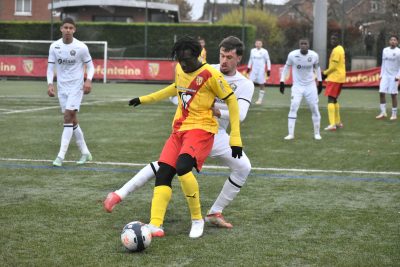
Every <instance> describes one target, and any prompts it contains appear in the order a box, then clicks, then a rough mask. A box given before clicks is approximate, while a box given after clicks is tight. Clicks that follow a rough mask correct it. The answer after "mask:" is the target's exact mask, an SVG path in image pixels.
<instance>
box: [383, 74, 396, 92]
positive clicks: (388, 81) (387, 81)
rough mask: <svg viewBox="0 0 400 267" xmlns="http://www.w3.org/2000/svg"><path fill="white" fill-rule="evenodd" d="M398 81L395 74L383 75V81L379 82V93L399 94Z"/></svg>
mask: <svg viewBox="0 0 400 267" xmlns="http://www.w3.org/2000/svg"><path fill="white" fill-rule="evenodd" d="M397 85H398V82H397V81H396V80H395V77H394V76H382V79H381V82H380V83H379V93H385V94H391V95H397V94H398V89H397Z"/></svg>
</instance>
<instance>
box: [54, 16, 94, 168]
mask: <svg viewBox="0 0 400 267" xmlns="http://www.w3.org/2000/svg"><path fill="white" fill-rule="evenodd" d="M60 30H61V33H62V38H61V39H59V40H57V41H55V42H54V43H52V44H51V45H50V50H49V59H48V66H47V84H48V88H47V94H48V95H49V96H50V97H54V96H55V89H54V85H53V79H54V66H55V68H56V73H57V95H58V99H59V102H60V106H61V111H62V112H63V113H64V130H63V133H62V136H61V146H60V151H59V153H58V155H57V158H56V159H55V160H54V161H53V166H56V167H60V166H62V163H63V160H64V158H65V154H66V153H67V150H68V146H69V143H70V141H71V138H72V135H74V136H75V139H76V143H77V145H78V147H79V149H80V151H81V153H82V156H81V158H80V159H79V160H78V161H77V164H84V163H85V162H86V161H88V160H91V159H92V155H91V154H90V152H89V149H88V148H87V146H86V142H85V138H84V136H83V132H82V129H81V128H80V127H79V124H78V117H77V112H78V111H79V108H80V105H81V101H82V97H83V94H89V93H90V91H91V89H92V78H93V74H94V66H93V62H92V58H91V56H90V54H89V50H88V47H87V46H86V45H85V44H84V43H82V42H81V41H79V40H77V39H75V38H74V33H75V30H76V27H75V22H74V20H73V19H71V18H65V19H64V20H63V22H62V25H61V27H60ZM85 65H86V72H87V77H86V81H84V66H85Z"/></svg>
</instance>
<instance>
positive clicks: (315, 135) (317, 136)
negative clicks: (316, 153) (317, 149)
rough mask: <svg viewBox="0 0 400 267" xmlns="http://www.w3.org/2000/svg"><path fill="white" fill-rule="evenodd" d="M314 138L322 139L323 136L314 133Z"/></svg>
mask: <svg viewBox="0 0 400 267" xmlns="http://www.w3.org/2000/svg"><path fill="white" fill-rule="evenodd" d="M314 139H315V140H321V139H322V137H321V135H320V134H314Z"/></svg>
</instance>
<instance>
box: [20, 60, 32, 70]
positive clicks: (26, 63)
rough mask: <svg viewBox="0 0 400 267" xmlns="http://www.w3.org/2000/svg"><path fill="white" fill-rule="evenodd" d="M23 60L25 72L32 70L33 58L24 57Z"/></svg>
mask: <svg viewBox="0 0 400 267" xmlns="http://www.w3.org/2000/svg"><path fill="white" fill-rule="evenodd" d="M22 62H23V69H24V71H25V72H26V73H31V72H32V71H33V60H31V59H25V60H23V61H22Z"/></svg>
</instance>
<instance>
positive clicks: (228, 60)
mask: <svg viewBox="0 0 400 267" xmlns="http://www.w3.org/2000/svg"><path fill="white" fill-rule="evenodd" d="M219 48H220V57H219V62H220V64H218V65H213V67H215V68H217V69H218V70H220V71H221V72H222V73H223V74H224V78H225V79H226V81H227V82H228V83H229V85H230V87H231V88H232V90H233V91H234V93H235V95H236V97H237V99H238V104H239V113H240V121H243V120H244V119H245V118H246V115H247V112H248V109H249V107H250V103H251V99H252V97H253V92H254V85H253V83H252V82H251V81H250V80H248V79H247V78H245V77H244V76H243V75H242V74H241V73H240V72H238V71H237V70H236V67H237V65H238V64H239V63H240V61H241V59H242V56H243V50H244V45H243V43H242V42H241V41H240V40H239V39H238V38H236V37H233V36H230V37H227V38H225V39H223V40H222V42H221V43H220V45H219ZM213 112H214V115H215V116H216V117H218V123H219V128H218V133H217V134H216V135H215V138H214V144H213V147H212V150H211V153H210V155H209V156H210V157H213V158H217V159H219V160H221V162H222V163H223V164H224V165H226V166H228V167H229V168H230V171H231V173H230V176H229V177H228V179H227V180H226V181H225V183H224V185H223V188H222V190H221V192H220V194H219V196H218V197H217V199H216V200H215V202H214V204H213V205H212V207H211V209H210V210H209V211H208V214H207V216H206V218H205V220H206V222H209V223H211V224H214V225H216V226H219V227H225V228H232V224H231V223H229V222H226V221H225V219H224V217H223V216H222V211H223V210H224V208H225V207H226V206H228V205H229V203H231V202H232V200H233V199H234V198H235V197H236V195H237V194H238V193H239V192H240V189H241V187H242V186H243V185H244V183H245V182H246V179H247V177H248V175H249V173H250V170H251V165H250V161H249V159H248V157H247V155H246V154H245V153H244V152H243V154H242V157H241V158H232V156H231V149H230V146H229V135H228V133H227V132H226V129H227V128H228V125H229V112H228V107H227V105H226V104H225V103H224V101H222V100H220V99H216V102H215V104H214V107H213ZM158 169H159V165H158V163H157V162H156V161H155V162H152V163H150V164H148V165H146V166H145V167H144V168H143V169H142V170H140V171H139V172H138V173H137V174H136V175H135V176H134V177H133V178H132V179H131V180H130V181H128V182H127V183H126V184H125V185H124V186H122V187H121V188H120V189H118V190H116V191H115V192H111V193H109V194H108V196H107V198H106V199H105V201H104V203H103V204H104V209H105V210H106V211H108V212H112V210H113V208H114V207H115V205H117V204H118V203H120V202H121V201H122V200H123V199H124V198H125V197H126V196H127V195H128V194H129V193H131V192H134V191H136V190H137V189H139V188H140V187H142V186H143V185H144V184H145V183H147V182H148V181H149V180H151V179H153V178H154V177H155V173H156V172H157V170H158Z"/></svg>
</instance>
